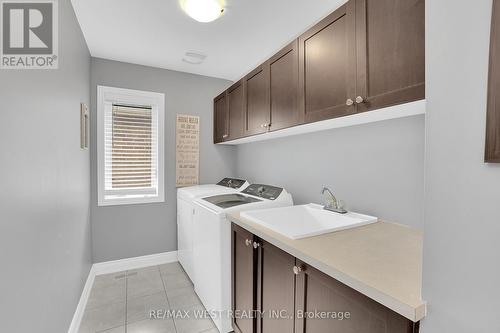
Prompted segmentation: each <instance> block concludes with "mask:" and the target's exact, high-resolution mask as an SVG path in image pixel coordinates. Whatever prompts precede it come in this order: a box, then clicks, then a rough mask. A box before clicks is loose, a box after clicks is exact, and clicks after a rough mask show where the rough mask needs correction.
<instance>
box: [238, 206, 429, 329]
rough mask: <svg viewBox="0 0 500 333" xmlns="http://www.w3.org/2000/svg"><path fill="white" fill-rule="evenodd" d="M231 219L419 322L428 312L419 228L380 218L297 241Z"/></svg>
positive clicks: (421, 236)
mask: <svg viewBox="0 0 500 333" xmlns="http://www.w3.org/2000/svg"><path fill="white" fill-rule="evenodd" d="M229 220H231V221H232V222H234V223H236V224H237V225H239V226H241V227H243V228H245V229H247V230H248V231H250V232H251V233H253V234H254V235H256V236H258V237H259V238H261V239H263V240H265V241H267V242H269V243H271V244H273V245H275V246H277V247H279V248H281V249H282V250H284V251H286V252H288V253H289V254H291V255H293V256H294V257H296V258H298V259H300V260H302V261H303V262H305V263H307V264H309V265H311V266H313V267H315V268H316V269H318V270H320V271H322V272H323V273H325V274H328V275H329V276H331V277H333V278H335V279H337V280H338V281H340V282H342V283H344V284H346V285H348V286H349V287H351V288H353V289H355V290H357V291H359V292H360V293H362V294H364V295H366V296H368V297H370V298H372V299H374V300H375V301H377V302H379V303H381V304H383V305H384V306H386V307H388V308H390V309H392V310H393V311H395V312H397V313H399V314H401V315H402V316H404V317H406V318H408V319H410V320H412V321H414V322H416V321H419V320H420V319H422V318H423V317H424V316H425V312H426V303H425V301H423V300H422V296H421V288H422V240H423V234H422V232H421V231H419V230H416V229H412V228H410V227H407V226H403V225H400V224H395V223H389V222H384V221H379V222H377V223H374V224H370V225H366V226H363V227H359V228H353V229H348V230H343V231H338V232H333V233H329V234H324V235H321V236H315V237H310V238H304V239H299V240H292V239H289V238H287V237H285V236H283V235H281V234H279V233H276V232H274V231H272V230H270V229H268V228H265V227H263V226H260V225H259V224H257V223H253V222H251V221H249V220H247V219H244V218H242V217H240V214H239V213H232V214H229Z"/></svg>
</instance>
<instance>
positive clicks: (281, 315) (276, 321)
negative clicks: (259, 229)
mask: <svg viewBox="0 0 500 333" xmlns="http://www.w3.org/2000/svg"><path fill="white" fill-rule="evenodd" d="M259 244H260V246H259V247H258V248H259V251H258V265H257V267H258V268H257V276H258V278H257V310H259V313H264V315H263V316H262V317H260V318H259V319H258V320H257V333H273V332H280V333H293V327H294V320H293V317H290V318H288V316H293V314H294V302H295V300H294V295H295V274H294V273H293V267H294V265H295V258H294V257H293V256H291V255H290V254H288V253H286V252H284V251H283V250H280V249H278V248H277V247H275V246H273V245H271V244H270V243H267V242H265V241H259ZM261 311H263V312H261Z"/></svg>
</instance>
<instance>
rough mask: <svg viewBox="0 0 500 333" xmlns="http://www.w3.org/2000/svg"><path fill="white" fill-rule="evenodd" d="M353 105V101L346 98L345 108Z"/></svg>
mask: <svg viewBox="0 0 500 333" xmlns="http://www.w3.org/2000/svg"><path fill="white" fill-rule="evenodd" d="M353 104H354V101H353V100H352V99H350V98H348V99H347V101H345V105H347V106H351V105H353Z"/></svg>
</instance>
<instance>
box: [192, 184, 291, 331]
mask: <svg viewBox="0 0 500 333" xmlns="http://www.w3.org/2000/svg"><path fill="white" fill-rule="evenodd" d="M291 205H293V200H292V196H291V195H290V194H289V193H288V192H287V191H286V190H285V189H283V188H279V187H275V186H270V185H261V184H252V185H250V186H248V187H247V188H246V189H245V190H243V191H242V192H240V193H227V194H220V195H215V196H210V197H204V198H198V199H196V200H194V219H193V227H194V247H193V250H194V272H195V274H194V276H195V280H194V286H195V291H196V293H197V294H198V297H199V298H200V300H201V301H202V303H203V305H204V306H205V308H206V309H207V310H208V311H210V312H209V313H210V314H211V315H212V319H213V320H214V323H215V325H216V326H217V328H218V329H219V331H220V332H221V333H227V332H231V331H232V330H233V329H232V327H231V318H230V317H229V316H228V314H229V310H230V309H231V223H230V221H229V220H228V219H227V218H226V213H229V212H235V211H247V210H253V209H262V208H272V207H282V206H291Z"/></svg>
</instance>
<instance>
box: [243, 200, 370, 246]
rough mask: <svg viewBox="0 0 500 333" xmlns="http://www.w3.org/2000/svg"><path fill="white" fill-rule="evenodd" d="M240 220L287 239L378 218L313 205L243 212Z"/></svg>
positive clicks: (332, 230) (365, 222)
mask: <svg viewBox="0 0 500 333" xmlns="http://www.w3.org/2000/svg"><path fill="white" fill-rule="evenodd" d="M241 217H243V218H246V219H248V220H250V221H252V222H254V223H257V224H260V225H262V226H263V227H266V228H269V229H271V230H273V231H275V232H277V233H280V234H282V235H284V236H286V237H288V238H291V239H301V238H306V237H312V236H318V235H322V234H326V233H329V232H334V231H339V230H344V229H350V228H355V227H359V226H362V225H366V224H370V223H374V222H377V221H378V218H376V217H373V216H369V215H363V214H358V213H353V212H348V213H346V214H339V213H335V212H331V211H328V210H324V209H323V206H320V205H317V204H308V205H299V206H289V207H281V208H270V209H260V210H253V211H246V212H242V213H241Z"/></svg>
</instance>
